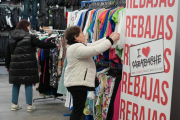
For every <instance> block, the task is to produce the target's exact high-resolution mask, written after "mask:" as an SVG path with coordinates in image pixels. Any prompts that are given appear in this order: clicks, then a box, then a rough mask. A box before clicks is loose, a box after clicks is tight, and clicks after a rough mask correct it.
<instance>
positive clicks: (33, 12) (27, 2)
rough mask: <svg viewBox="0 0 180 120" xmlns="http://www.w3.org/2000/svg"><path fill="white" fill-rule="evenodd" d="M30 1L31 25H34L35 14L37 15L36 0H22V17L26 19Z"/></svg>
mask: <svg viewBox="0 0 180 120" xmlns="http://www.w3.org/2000/svg"><path fill="white" fill-rule="evenodd" d="M30 3H31V4H32V12H31V13H32V20H31V27H36V16H37V4H38V0H33V1H30V0H25V1H24V12H23V19H26V20H28V17H29V7H30Z"/></svg>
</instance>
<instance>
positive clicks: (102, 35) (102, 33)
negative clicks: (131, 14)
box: [99, 8, 114, 39]
mask: <svg viewBox="0 0 180 120" xmlns="http://www.w3.org/2000/svg"><path fill="white" fill-rule="evenodd" d="M113 9H114V8H111V9H110V10H108V11H107V14H106V18H105V21H104V24H103V26H102V29H101V32H100V34H99V39H102V38H103V37H104V33H105V31H106V27H107V22H108V16H109V12H110V11H111V10H113Z"/></svg>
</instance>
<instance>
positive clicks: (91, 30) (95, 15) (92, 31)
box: [90, 9, 99, 34]
mask: <svg viewBox="0 0 180 120" xmlns="http://www.w3.org/2000/svg"><path fill="white" fill-rule="evenodd" d="M98 11H99V9H98V10H96V11H95V12H94V17H93V20H92V22H93V25H92V26H91V28H90V32H91V33H92V34H93V33H94V30H93V29H94V24H95V20H96V17H97V12H98Z"/></svg>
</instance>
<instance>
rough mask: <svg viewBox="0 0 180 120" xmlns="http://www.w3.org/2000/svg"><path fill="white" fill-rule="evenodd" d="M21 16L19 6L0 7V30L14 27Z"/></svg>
mask: <svg viewBox="0 0 180 120" xmlns="http://www.w3.org/2000/svg"><path fill="white" fill-rule="evenodd" d="M21 18H22V10H21V9H20V8H13V9H12V10H11V9H10V8H9V7H6V8H5V7H0V30H6V29H7V28H9V27H10V28H15V27H16V25H17V23H18V22H19V21H20V20H21Z"/></svg>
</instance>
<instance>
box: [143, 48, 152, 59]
mask: <svg viewBox="0 0 180 120" xmlns="http://www.w3.org/2000/svg"><path fill="white" fill-rule="evenodd" d="M149 52H150V47H149V46H148V47H146V48H143V49H142V53H143V54H144V56H146V57H148V55H149Z"/></svg>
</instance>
